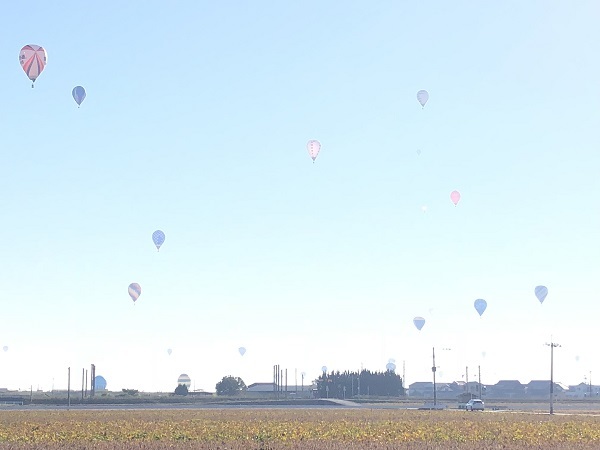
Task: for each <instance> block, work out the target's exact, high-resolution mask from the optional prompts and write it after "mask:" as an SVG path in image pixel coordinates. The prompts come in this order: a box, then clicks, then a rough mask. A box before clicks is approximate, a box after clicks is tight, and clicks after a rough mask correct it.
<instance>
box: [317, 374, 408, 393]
mask: <svg viewBox="0 0 600 450" xmlns="http://www.w3.org/2000/svg"><path fill="white" fill-rule="evenodd" d="M356 395H375V396H380V397H400V396H403V395H404V388H403V387H402V378H401V377H400V375H396V373H395V372H393V371H391V370H387V371H385V372H371V371H369V370H363V371H361V372H360V373H359V372H348V371H346V372H343V373H340V372H331V373H330V374H326V373H323V375H321V376H320V377H319V378H318V379H317V396H318V397H319V398H340V399H343V398H350V397H354V396H356Z"/></svg>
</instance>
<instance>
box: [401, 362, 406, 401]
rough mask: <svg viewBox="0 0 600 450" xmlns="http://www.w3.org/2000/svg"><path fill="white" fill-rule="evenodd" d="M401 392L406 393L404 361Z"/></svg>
mask: <svg viewBox="0 0 600 450" xmlns="http://www.w3.org/2000/svg"><path fill="white" fill-rule="evenodd" d="M402 392H404V393H406V361H402Z"/></svg>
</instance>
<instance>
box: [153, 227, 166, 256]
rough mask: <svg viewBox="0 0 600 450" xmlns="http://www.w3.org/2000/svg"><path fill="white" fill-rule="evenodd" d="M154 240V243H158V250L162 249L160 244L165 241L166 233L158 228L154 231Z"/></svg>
mask: <svg viewBox="0 0 600 450" xmlns="http://www.w3.org/2000/svg"><path fill="white" fill-rule="evenodd" d="M152 242H154V245H156V251H157V252H158V251H160V246H161V245H163V243H164V242H165V233H163V232H162V231H161V230H156V231H155V232H154V233H152Z"/></svg>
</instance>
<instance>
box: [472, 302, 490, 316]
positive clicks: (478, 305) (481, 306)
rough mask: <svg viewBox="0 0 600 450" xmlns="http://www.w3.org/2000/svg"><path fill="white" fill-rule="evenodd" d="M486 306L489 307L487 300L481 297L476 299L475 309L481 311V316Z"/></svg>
mask: <svg viewBox="0 0 600 450" xmlns="http://www.w3.org/2000/svg"><path fill="white" fill-rule="evenodd" d="M486 308H487V302H486V301H485V300H483V299H481V298H478V299H477V300H475V309H476V310H477V312H478V313H479V317H481V315H482V314H483V313H484V312H485V309H486Z"/></svg>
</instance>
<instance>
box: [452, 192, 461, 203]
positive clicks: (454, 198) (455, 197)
mask: <svg viewBox="0 0 600 450" xmlns="http://www.w3.org/2000/svg"><path fill="white" fill-rule="evenodd" d="M450 200H452V203H454V206H456V205H458V202H459V201H460V192H458V191H452V192H451V193H450Z"/></svg>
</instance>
